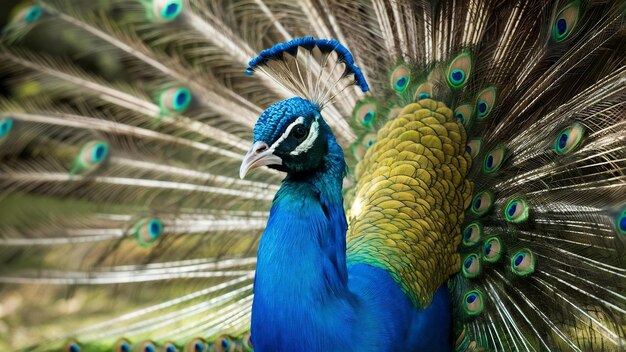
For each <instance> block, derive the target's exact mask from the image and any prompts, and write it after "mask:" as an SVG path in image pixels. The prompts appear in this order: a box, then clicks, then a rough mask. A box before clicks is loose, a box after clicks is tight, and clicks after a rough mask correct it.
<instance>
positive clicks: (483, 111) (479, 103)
mask: <svg viewBox="0 0 626 352" xmlns="http://www.w3.org/2000/svg"><path fill="white" fill-rule="evenodd" d="M495 101H496V88H495V87H489V88H487V89H485V90H483V91H482V92H480V94H478V98H477V99H476V116H477V117H478V119H479V120H481V119H484V118H486V117H487V116H488V115H489V114H490V113H491V110H492V109H493V104H494V103H495Z"/></svg>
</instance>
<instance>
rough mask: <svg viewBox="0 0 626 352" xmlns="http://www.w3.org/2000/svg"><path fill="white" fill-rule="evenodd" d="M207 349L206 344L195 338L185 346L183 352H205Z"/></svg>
mask: <svg viewBox="0 0 626 352" xmlns="http://www.w3.org/2000/svg"><path fill="white" fill-rule="evenodd" d="M207 349H208V347H207V344H206V342H205V341H204V340H203V339H201V338H199V337H196V338H195V339H193V340H191V341H189V342H188V343H187V345H185V352H206V351H207Z"/></svg>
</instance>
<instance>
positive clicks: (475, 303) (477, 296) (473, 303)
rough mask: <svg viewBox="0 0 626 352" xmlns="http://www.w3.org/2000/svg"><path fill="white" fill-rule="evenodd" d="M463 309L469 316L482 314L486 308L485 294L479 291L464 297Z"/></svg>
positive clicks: (473, 291) (466, 294)
mask: <svg viewBox="0 0 626 352" xmlns="http://www.w3.org/2000/svg"><path fill="white" fill-rule="evenodd" d="M463 303H464V304H463V308H464V310H465V313H467V314H468V315H477V314H480V313H481V312H482V311H483V309H484V308H485V306H484V303H483V294H482V292H480V291H479V290H471V291H468V292H467V293H465V295H464V296H463Z"/></svg>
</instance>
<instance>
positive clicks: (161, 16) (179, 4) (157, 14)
mask: <svg viewBox="0 0 626 352" xmlns="http://www.w3.org/2000/svg"><path fill="white" fill-rule="evenodd" d="M182 10H183V1H182V0H152V14H153V17H154V18H155V19H157V20H161V21H171V20H173V19H174V18H176V17H178V15H180V13H181V11H182Z"/></svg>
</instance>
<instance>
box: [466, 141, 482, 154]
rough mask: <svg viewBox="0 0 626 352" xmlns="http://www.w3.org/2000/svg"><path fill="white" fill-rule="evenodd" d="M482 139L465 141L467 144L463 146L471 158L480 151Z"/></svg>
mask: <svg viewBox="0 0 626 352" xmlns="http://www.w3.org/2000/svg"><path fill="white" fill-rule="evenodd" d="M482 144H483V141H482V140H481V139H480V138H478V139H472V140H470V141H469V142H467V145H466V146H465V150H466V151H467V152H468V153H469V155H470V156H471V157H472V159H473V158H475V157H476V155H478V153H480V147H481V146H482Z"/></svg>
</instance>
